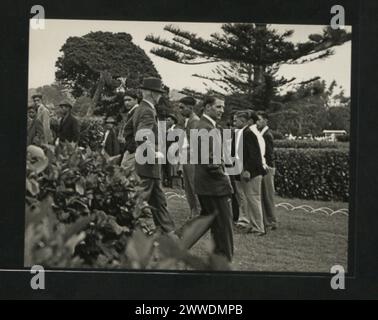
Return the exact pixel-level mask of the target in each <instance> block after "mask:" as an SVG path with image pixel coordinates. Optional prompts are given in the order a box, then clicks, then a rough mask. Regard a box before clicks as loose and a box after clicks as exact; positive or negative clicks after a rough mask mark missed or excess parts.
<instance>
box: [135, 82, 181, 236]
mask: <svg viewBox="0 0 378 320" xmlns="http://www.w3.org/2000/svg"><path fill="white" fill-rule="evenodd" d="M141 90H142V94H143V100H142V101H141V102H140V104H139V106H138V107H137V108H136V109H135V112H134V115H133V117H132V121H133V129H134V137H135V142H136V144H137V146H138V147H137V149H136V154H135V159H136V163H135V169H136V173H137V174H138V176H139V177H140V181H141V182H140V186H141V189H142V192H141V198H140V200H142V201H146V202H148V204H149V205H150V206H152V207H153V208H154V212H153V219H154V222H155V225H156V226H157V227H158V228H160V229H161V230H162V231H163V232H165V233H173V232H174V229H175V225H174V222H173V220H172V218H171V216H170V214H169V212H168V208H167V200H166V198H165V194H164V192H163V190H162V184H161V175H160V171H161V169H160V164H159V163H158V159H159V158H164V155H163V154H162V153H161V152H160V151H159V150H158V148H157V146H158V124H157V113H156V109H155V106H156V105H157V104H158V102H159V99H160V98H161V96H162V94H163V93H164V91H163V90H162V82H161V80H160V79H158V78H146V79H144V80H143V85H142V87H141ZM141 137H142V138H143V139H141ZM146 156H147V159H148V160H150V161H149V162H145V163H143V161H145V160H146Z"/></svg>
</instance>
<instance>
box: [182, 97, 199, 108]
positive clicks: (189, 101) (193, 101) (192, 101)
mask: <svg viewBox="0 0 378 320" xmlns="http://www.w3.org/2000/svg"><path fill="white" fill-rule="evenodd" d="M179 102H181V103H183V104H185V105H188V106H195V105H196V99H194V98H193V97H184V98H181V99H180V100H179Z"/></svg>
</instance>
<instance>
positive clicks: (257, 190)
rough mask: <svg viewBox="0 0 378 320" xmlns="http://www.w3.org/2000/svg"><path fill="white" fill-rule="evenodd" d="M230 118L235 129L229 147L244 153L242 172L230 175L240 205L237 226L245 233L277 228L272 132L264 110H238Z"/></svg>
mask: <svg viewBox="0 0 378 320" xmlns="http://www.w3.org/2000/svg"><path fill="white" fill-rule="evenodd" d="M233 120H234V127H235V128H236V131H235V136H234V139H233V142H232V143H233V145H232V147H233V149H234V150H235V152H236V154H239V153H240V152H242V153H243V155H242V157H241V158H242V159H243V163H242V172H241V174H240V175H236V176H233V177H232V179H233V180H234V185H235V189H236V190H235V196H236V197H237V198H238V202H239V204H240V208H239V217H238V221H237V222H236V225H237V226H238V227H240V228H241V229H242V230H243V231H245V232H247V233H253V234H256V235H259V236H263V235H265V234H266V232H267V231H268V229H271V230H275V229H276V228H277V218H276V215H275V210H274V208H275V206H274V174H275V167H274V147H273V135H272V133H271V131H270V130H269V127H268V126H267V121H268V120H267V115H266V113H264V112H260V113H255V112H253V111H240V112H237V113H236V114H235V115H234V119H233ZM241 138H243V144H242V148H241V146H240V139H241Z"/></svg>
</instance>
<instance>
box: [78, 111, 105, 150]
mask: <svg viewBox="0 0 378 320" xmlns="http://www.w3.org/2000/svg"><path fill="white" fill-rule="evenodd" d="M104 135H105V129H104V125H103V120H102V118H100V117H92V118H87V117H85V118H80V135H79V146H80V147H83V148H88V147H89V148H90V149H91V150H93V151H100V150H101V148H102V147H101V143H102V141H103V140H104Z"/></svg>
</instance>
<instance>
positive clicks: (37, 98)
mask: <svg viewBox="0 0 378 320" xmlns="http://www.w3.org/2000/svg"><path fill="white" fill-rule="evenodd" d="M32 99H33V103H34V106H35V108H36V111H37V119H38V121H40V122H41V123H42V126H43V136H44V139H43V142H44V143H52V140H53V136H52V132H51V129H50V111H49V109H48V108H47V107H46V106H45V105H44V104H43V102H42V95H41V94H35V95H33V96H32Z"/></svg>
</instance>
